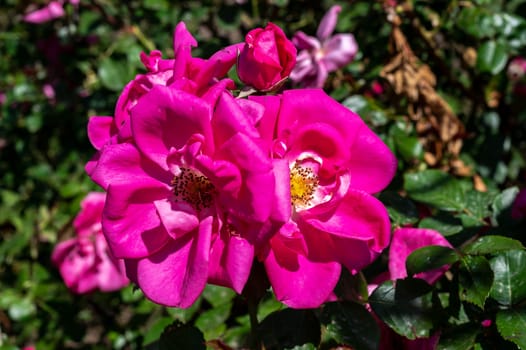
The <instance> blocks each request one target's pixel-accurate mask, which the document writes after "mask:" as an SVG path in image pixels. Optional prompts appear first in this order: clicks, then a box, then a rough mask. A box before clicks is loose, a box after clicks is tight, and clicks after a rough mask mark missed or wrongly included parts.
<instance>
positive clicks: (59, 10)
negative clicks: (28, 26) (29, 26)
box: [24, 1, 65, 24]
mask: <svg viewBox="0 0 526 350" xmlns="http://www.w3.org/2000/svg"><path fill="white" fill-rule="evenodd" d="M64 14H65V12H64V7H63V6H62V2H61V1H50V2H49V3H48V4H47V5H46V6H44V7H42V8H41V9H38V10H35V11H32V12H29V13H28V14H26V15H25V16H24V21H25V22H29V23H35V24H40V23H44V22H49V21H51V20H54V19H56V18H60V17H63V16H64Z"/></svg>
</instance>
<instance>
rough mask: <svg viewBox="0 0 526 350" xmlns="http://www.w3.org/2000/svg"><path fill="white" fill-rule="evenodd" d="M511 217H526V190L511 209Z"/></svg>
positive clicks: (518, 196)
mask: <svg viewBox="0 0 526 350" xmlns="http://www.w3.org/2000/svg"><path fill="white" fill-rule="evenodd" d="M511 217H512V218H514V219H517V220H518V219H521V218H524V217H526V189H522V190H521V191H520V192H519V194H518V195H517V197H515V201H514V202H513V205H512V207H511Z"/></svg>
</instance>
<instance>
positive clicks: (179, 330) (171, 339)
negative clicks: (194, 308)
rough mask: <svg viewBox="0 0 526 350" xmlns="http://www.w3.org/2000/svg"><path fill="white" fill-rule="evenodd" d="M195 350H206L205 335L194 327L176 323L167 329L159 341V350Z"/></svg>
mask: <svg viewBox="0 0 526 350" xmlns="http://www.w3.org/2000/svg"><path fill="white" fill-rule="evenodd" d="M172 349H195V350H205V349H206V346H205V339H204V337H203V333H201V331H200V330H199V329H197V328H196V327H194V326H187V325H182V324H180V323H178V322H175V323H174V324H172V325H171V326H168V327H166V329H165V330H164V332H163V334H161V338H160V339H159V350H172Z"/></svg>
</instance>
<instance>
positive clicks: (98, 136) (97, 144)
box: [88, 117, 117, 150]
mask: <svg viewBox="0 0 526 350" xmlns="http://www.w3.org/2000/svg"><path fill="white" fill-rule="evenodd" d="M116 133H117V129H116V128H115V126H114V120H113V117H90V118H89V120H88V138H89V140H90V142H91V144H92V145H93V147H94V148H95V149H96V150H100V149H101V148H102V147H103V146H104V145H105V144H107V143H108V142H109V141H110V138H111V136H112V135H115V134H116Z"/></svg>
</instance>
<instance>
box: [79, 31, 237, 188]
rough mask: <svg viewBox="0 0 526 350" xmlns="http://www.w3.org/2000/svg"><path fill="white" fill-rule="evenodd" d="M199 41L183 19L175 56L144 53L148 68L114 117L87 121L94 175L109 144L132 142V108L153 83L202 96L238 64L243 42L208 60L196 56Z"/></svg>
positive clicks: (131, 85)
mask: <svg viewBox="0 0 526 350" xmlns="http://www.w3.org/2000/svg"><path fill="white" fill-rule="evenodd" d="M196 46H197V42H196V41H195V39H194V38H193V37H192V36H191V35H190V33H189V32H188V30H187V29H186V25H185V24H184V22H180V23H179V24H178V25H177V26H176V28H175V32H174V52H175V58H174V59H163V58H162V54H161V52H160V51H157V50H154V51H152V52H151V53H150V54H149V55H146V54H145V53H141V61H142V63H143V64H144V66H145V68H146V69H147V73H146V74H139V75H137V76H136V77H135V79H134V80H132V81H131V82H129V83H128V84H127V85H126V86H125V87H124V89H123V91H122V93H121V95H120V97H119V99H118V101H117V105H116V107H115V115H114V117H110V116H94V117H91V118H90V119H89V122H88V137H89V139H90V142H91V143H92V145H93V147H95V149H96V150H97V151H98V152H97V153H96V154H95V155H94V156H93V158H92V159H91V160H90V161H89V162H88V163H87V164H86V172H87V173H88V175H90V176H91V175H92V174H93V172H94V170H95V168H96V166H97V164H98V160H99V158H100V155H101V151H102V149H103V148H104V147H105V146H106V145H108V144H118V143H123V142H132V134H131V127H130V122H129V119H130V111H131V109H132V108H133V107H134V106H135V105H136V104H137V102H138V101H139V100H140V99H141V98H142V96H144V95H145V94H146V93H147V92H149V91H150V90H151V89H152V88H153V87H154V86H168V85H174V86H176V87H177V88H178V89H181V90H185V91H188V92H191V93H193V94H197V95H202V94H204V93H205V92H206V91H207V89H208V87H209V82H210V81H213V80H217V79H220V78H223V77H224V76H225V75H226V73H227V72H228V70H229V69H230V68H231V67H232V66H233V65H234V64H235V61H236V54H237V50H238V49H239V48H240V47H241V44H237V45H232V46H229V47H226V48H224V49H222V50H220V51H218V52H217V53H215V54H214V55H212V57H210V59H208V60H203V59H199V58H194V57H192V55H191V50H192V47H196ZM94 181H95V182H97V183H98V184H99V185H100V186H102V187H103V188H107V185H108V184H107V183H106V181H105V180H104V179H102V178H94Z"/></svg>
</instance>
